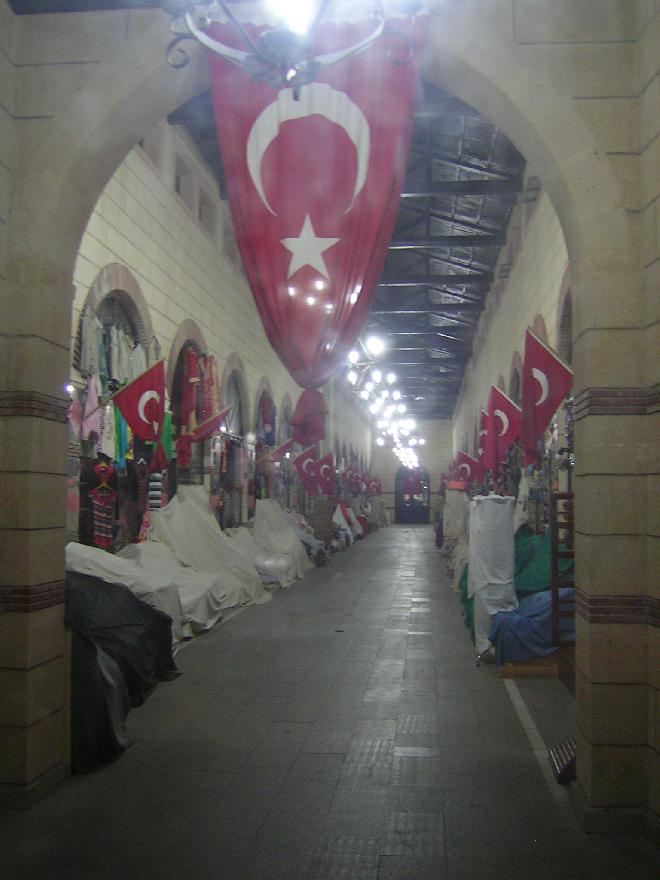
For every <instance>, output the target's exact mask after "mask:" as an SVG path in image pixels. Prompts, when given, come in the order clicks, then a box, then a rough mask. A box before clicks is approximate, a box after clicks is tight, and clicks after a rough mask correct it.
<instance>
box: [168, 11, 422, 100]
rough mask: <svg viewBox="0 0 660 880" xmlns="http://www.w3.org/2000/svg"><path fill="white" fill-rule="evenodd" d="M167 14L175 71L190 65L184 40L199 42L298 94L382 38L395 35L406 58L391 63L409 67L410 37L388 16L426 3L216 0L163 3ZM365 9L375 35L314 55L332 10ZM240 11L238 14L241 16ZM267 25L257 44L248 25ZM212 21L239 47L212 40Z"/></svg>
mask: <svg viewBox="0 0 660 880" xmlns="http://www.w3.org/2000/svg"><path fill="white" fill-rule="evenodd" d="M161 5H162V8H163V11H164V12H165V13H166V14H167V15H169V16H170V18H171V22H170V30H171V31H172V33H173V34H175V36H174V39H173V40H172V41H171V42H170V43H169V45H168V47H167V50H166V58H167V61H168V63H169V64H171V65H172V66H173V67H177V68H180V67H185V66H186V64H188V62H189V61H190V56H189V55H188V53H187V51H186V50H185V49H184V48H183V47H182V46H181V43H182V42H183V41H185V40H195V41H196V42H197V43H200V44H201V45H202V46H205V47H206V48H207V49H210V50H211V51H212V52H215V53H216V54H218V55H220V56H222V57H223V58H226V59H227V60H228V61H230V62H232V63H233V64H236V65H238V66H239V67H241V68H242V69H243V70H245V72H246V73H248V74H249V75H250V76H251V77H253V78H254V79H256V80H263V81H265V82H268V83H270V84H271V85H272V86H274V87H281V86H284V85H289V86H291V87H292V88H293V89H294V90H295V89H299V88H300V87H301V86H303V85H306V84H307V83H310V82H312V81H313V80H314V79H316V77H317V76H318V75H319V74H320V73H321V72H322V71H323V70H325V69H326V68H328V67H330V66H331V65H333V64H337V63H338V62H339V61H343V60H344V59H345V58H350V57H351V56H353V55H356V54H358V53H359V52H362V51H364V50H365V49H367V48H369V46H371V45H372V43H374V41H375V40H377V39H378V38H379V37H380V36H382V35H384V34H389V35H394V36H396V37H398V38H400V39H401V40H402V41H403V42H404V44H405V45H406V46H407V51H406V53H405V57H402V58H397V59H393V60H394V61H397V62H399V63H405V62H407V61H408V60H409V59H410V57H411V56H412V51H413V46H412V44H411V42H410V40H409V38H408V37H406V36H405V35H404V34H402V33H399V32H398V31H396V30H394V29H393V27H392V24H391V21H388V19H387V16H388V15H390V16H391V15H392V13H394V14H398V15H399V16H400V15H406V16H414V15H415V14H416V13H418V12H420V11H421V10H422V9H423V7H424V3H423V2H418V0H394V2H393V0H385V2H380V0H370V2H363V3H355V2H353V3H347V2H346V0H320V2H313V0H307V2H304V0H298V2H291V0H280V2H278V3H276V2H273V0H270V2H268V0H263V2H255V0H252V2H245V0H243V2H241V0H213V2H207V3H195V2H191V0H162V4H161ZM335 6H339V7H343V12H344V14H345V13H346V9H347V7H348V8H350V9H351V11H353V10H354V9H355V7H358V8H360V7H361V10H362V15H363V16H364V10H365V9H366V10H367V12H368V14H369V17H370V19H371V22H372V29H371V31H370V32H369V33H368V34H367V35H366V36H365V37H364V38H363V39H361V40H360V41H359V42H357V43H354V44H353V45H349V46H344V47H341V48H337V49H336V50H335V51H331V52H326V53H322V54H319V55H315V54H314V52H313V49H312V43H313V38H314V34H315V31H316V29H317V28H318V26H319V25H320V24H322V23H323V22H324V21H327V20H331V18H332V14H333V7H335ZM239 7H240V11H239ZM247 20H250V21H251V22H252V23H258V24H260V25H265V26H266V27H265V29H264V30H263V31H261V32H260V34H259V36H258V37H256V38H255V36H254V32H252V33H250V32H249V31H248V29H247V28H246V27H245V24H244V22H245V21H247ZM214 21H218V22H223V23H224V24H227V23H229V24H230V25H231V26H232V28H233V30H234V31H235V33H236V36H237V44H238V46H236V47H234V46H229V45H227V44H225V43H222V42H220V41H218V40H217V39H215V38H214V37H213V36H211V34H210V31H211V29H212V25H213V22H214Z"/></svg>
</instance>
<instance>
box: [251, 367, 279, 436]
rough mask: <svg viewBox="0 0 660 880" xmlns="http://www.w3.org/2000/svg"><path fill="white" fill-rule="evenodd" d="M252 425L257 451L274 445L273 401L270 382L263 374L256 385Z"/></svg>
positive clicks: (275, 427) (274, 415)
mask: <svg viewBox="0 0 660 880" xmlns="http://www.w3.org/2000/svg"><path fill="white" fill-rule="evenodd" d="M253 425H254V433H255V434H256V436H257V452H258V451H259V448H260V447H265V446H274V445H275V437H276V433H275V432H276V431H277V424H276V410H275V401H274V400H273V392H272V389H271V387H270V382H269V381H268V379H266V378H265V376H264V377H262V378H261V380H260V381H259V385H258V386H257V393H256V397H255V407H254V421H253Z"/></svg>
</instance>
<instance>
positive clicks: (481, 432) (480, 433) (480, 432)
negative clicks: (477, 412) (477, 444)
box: [479, 431, 488, 437]
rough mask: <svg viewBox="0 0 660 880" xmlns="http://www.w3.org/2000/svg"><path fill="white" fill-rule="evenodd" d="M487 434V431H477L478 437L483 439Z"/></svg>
mask: <svg viewBox="0 0 660 880" xmlns="http://www.w3.org/2000/svg"><path fill="white" fill-rule="evenodd" d="M487 433H488V431H479V436H480V437H485V436H486V434H487Z"/></svg>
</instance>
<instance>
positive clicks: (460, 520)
mask: <svg viewBox="0 0 660 880" xmlns="http://www.w3.org/2000/svg"><path fill="white" fill-rule="evenodd" d="M468 503H469V499H468V496H467V492H462V491H461V490H459V489H447V491H446V493H445V507H444V510H443V513H442V538H443V545H442V550H441V552H442V553H443V554H445V555H449V554H451V553H452V552H453V550H454V547H455V546H456V544H467V542H468Z"/></svg>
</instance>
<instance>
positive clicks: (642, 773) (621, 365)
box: [575, 327, 660, 833]
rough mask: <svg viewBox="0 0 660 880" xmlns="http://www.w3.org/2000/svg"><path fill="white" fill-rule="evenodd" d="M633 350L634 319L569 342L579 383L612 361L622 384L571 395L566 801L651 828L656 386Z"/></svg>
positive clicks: (657, 609) (656, 644)
mask: <svg viewBox="0 0 660 880" xmlns="http://www.w3.org/2000/svg"><path fill="white" fill-rule="evenodd" d="M643 351H644V330H643V329H642V328H639V329H637V328H633V327H619V328H616V329H609V328H608V329H590V330H587V331H585V332H583V333H582V335H581V336H580V337H579V338H578V340H577V342H576V359H577V361H578V363H579V362H580V361H581V360H582V362H583V363H584V360H583V359H588V361H589V365H588V366H587V367H585V369H584V375H585V376H587V377H590V378H587V381H593V377H594V376H595V374H596V373H600V375H601V377H602V378H604V379H605V380H607V379H608V378H610V377H608V376H607V373H608V372H609V371H611V373H612V376H611V378H614V377H615V376H616V379H617V380H618V382H622V384H616V385H615V384H614V382H613V381H608V382H607V385H605V383H603V384H600V385H598V386H596V385H588V386H587V387H583V388H582V389H581V390H580V389H578V391H577V394H576V399H575V444H576V452H577V457H576V475H575V504H576V573H577V616H576V630H577V631H576V661H577V682H576V686H577V687H576V690H577V708H578V752H577V754H578V758H577V762H578V790H577V793H576V794H577V796H576V801H577V802H578V805H579V806H580V808H581V812H582V813H583V817H584V820H585V826H586V828H587V830H593V831H617V832H621V831H624V830H626V828H627V829H628V830H631V829H634V828H640V829H641V828H642V827H643V826H644V825H645V824H646V825H647V827H650V828H651V829H652V832H653V833H657V832H658V830H659V829H660V825H658V769H657V764H658V762H657V758H658V735H659V725H658V713H659V711H660V710H659V706H660V702H659V701H658V693H659V692H658V686H659V684H660V672H659V670H660V638H659V633H658V625H659V624H660V598H659V594H658V592H657V571H658V568H657V561H656V562H655V563H654V560H653V557H652V554H649V552H648V551H649V546H650V545H649V541H652V540H653V539H652V538H651V537H649V534H650V526H651V523H650V522H649V517H650V516H651V509H652V507H653V506H656V507H657V497H658V495H657V486H656V488H655V489H654V490H653V491H654V492H655V501H653V498H654V495H653V494H652V491H651V490H650V486H649V481H650V480H651V481H653V480H654V479H655V481H657V477H655V478H653V477H649V474H652V473H653V471H654V470H655V471H656V472H657V466H656V467H654V464H653V460H654V458H657V434H656V435H653V433H652V431H651V418H652V415H651V413H652V411H653V409H654V407H655V408H656V409H657V393H656V395H655V397H654V394H653V392H652V390H651V389H649V388H647V387H644V385H643V384H642V382H643V378H644V357H643ZM622 380H623V381H622ZM623 382H625V383H626V384H623ZM653 581H655V584H656V587H655V592H654V588H653V586H652V584H653ZM654 766H655V768H656V769H655V770H654V769H653V768H654ZM654 774H655V775H654Z"/></svg>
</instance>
